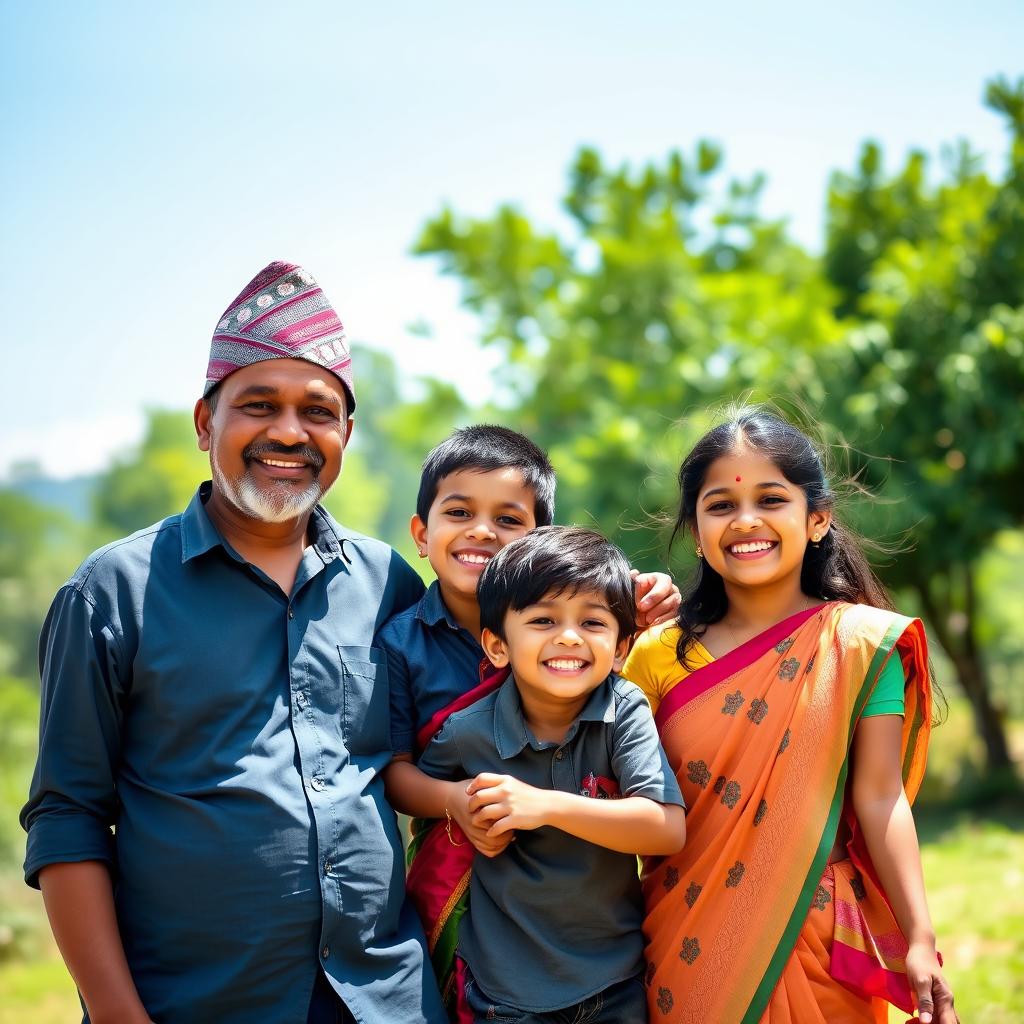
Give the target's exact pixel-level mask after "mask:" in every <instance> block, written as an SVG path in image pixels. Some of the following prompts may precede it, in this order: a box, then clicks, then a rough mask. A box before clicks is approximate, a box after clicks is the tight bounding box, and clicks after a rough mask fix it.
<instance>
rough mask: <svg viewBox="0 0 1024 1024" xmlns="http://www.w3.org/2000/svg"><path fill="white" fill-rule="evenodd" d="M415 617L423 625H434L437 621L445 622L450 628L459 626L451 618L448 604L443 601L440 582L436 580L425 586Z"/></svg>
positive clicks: (458, 627)
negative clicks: (425, 589) (425, 590)
mask: <svg viewBox="0 0 1024 1024" xmlns="http://www.w3.org/2000/svg"><path fill="white" fill-rule="evenodd" d="M416 618H417V619H419V620H420V622H422V623H423V624H424V625H425V626H436V625H437V624H438V623H439V622H442V621H443V622H446V623H448V625H449V626H451V628H452V629H460V628H461V627H460V626H459V624H458V623H457V622H456V621H455V619H453V618H452V613H451V612H450V611H449V610H448V605H446V604H445V603H444V598H443V597H442V596H441V584H440V583H438V581H437V580H434V582H433V583H431V584H430V586H429V587H427V592H426V593H425V594H424V595H423V596H422V597H421V598H420V600H419V604H417V606H416Z"/></svg>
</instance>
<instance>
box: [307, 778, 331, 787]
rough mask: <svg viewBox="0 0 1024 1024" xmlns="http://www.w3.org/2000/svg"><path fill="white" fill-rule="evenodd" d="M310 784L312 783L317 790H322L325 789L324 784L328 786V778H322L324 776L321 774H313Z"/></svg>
mask: <svg viewBox="0 0 1024 1024" xmlns="http://www.w3.org/2000/svg"><path fill="white" fill-rule="evenodd" d="M309 784H310V785H311V786H312V787H313V788H314V789H315V790H321V789H323V788H324V786H326V785H327V782H326V780H324V779H323V778H322V777H321V776H320V775H314V776H313V778H311V779H310V780H309Z"/></svg>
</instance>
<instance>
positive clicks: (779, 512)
mask: <svg viewBox="0 0 1024 1024" xmlns="http://www.w3.org/2000/svg"><path fill="white" fill-rule="evenodd" d="M830 520H831V516H830V515H829V513H828V512H811V513H808V510H807V498H806V496H805V495H804V492H803V490H802V489H801V488H800V487H799V486H797V485H796V484H794V483H790V481H788V480H787V479H786V478H785V476H784V475H783V474H782V471H781V470H780V469H779V468H778V466H776V465H775V463H773V462H771V461H769V460H768V459H767V458H765V457H764V456H763V455H761V454H760V453H759V452H757V451H754V450H752V449H750V448H746V447H744V448H741V449H739V450H738V451H736V452H733V453H730V454H729V455H724V456H722V457H721V458H719V459H716V460H715V461H714V462H713V463H711V465H710V466H709V467H708V472H707V476H706V477H705V479H704V484H703V486H702V487H701V489H700V493H699V494H698V496H697V528H696V534H697V538H696V539H697V543H698V544H699V545H700V546H701V548H702V549H703V551H704V557H705V558H706V559H707V562H708V564H709V565H710V566H711V568H712V569H714V570H715V571H716V572H717V573H718V574H719V575H720V576H721V577H722V579H723V580H725V582H726V584H727V585H728V584H731V585H733V586H740V587H759V586H765V585H776V584H779V583H781V582H783V581H785V580H795V585H796V586H797V587H799V584H800V570H801V568H802V566H803V560H804V551H805V549H806V548H807V544H808V543H809V542H810V541H811V540H812V538H813V537H814V536H815V534H817V535H819V537H823V536H824V535H825V532H826V531H827V529H828V526H829V522H830Z"/></svg>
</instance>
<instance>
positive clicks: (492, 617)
mask: <svg viewBox="0 0 1024 1024" xmlns="http://www.w3.org/2000/svg"><path fill="white" fill-rule="evenodd" d="M479 602H480V615H481V624H482V627H483V632H482V638H481V639H482V644H483V647H484V650H485V652H486V653H487V656H488V657H489V658H490V660H491V662H492V663H493V664H495V665H497V666H499V667H500V666H503V665H510V666H511V670H512V677H511V678H510V679H508V680H507V681H506V682H505V683H504V684H502V685H501V687H500V688H498V689H497V690H495V691H493V692H492V693H491V694H489V695H488V696H486V697H484V698H483V699H482V700H480V701H478V702H477V703H475V704H473V705H472V706H471V707H469V708H467V709H465V710H462V711H458V712H456V713H455V714H453V715H452V716H450V718H449V719H448V721H447V722H446V723H445V725H444V727H443V728H442V729H441V731H440V733H439V734H438V735H437V736H436V737H435V738H434V740H433V741H432V742H431V743H430V745H429V746H428V747H427V749H426V751H425V752H424V754H423V757H422V758H421V759H420V762H419V765H420V768H421V769H422V770H423V771H424V772H427V773H428V774H430V775H432V776H435V777H437V778H441V779H450V780H457V779H462V778H465V777H466V776H474V779H473V782H472V783H471V785H470V786H469V792H470V797H471V799H470V811H471V812H472V820H473V825H474V826H475V827H477V828H481V829H486V834H487V835H488V836H490V837H496V836H502V835H507V834H509V833H511V832H513V831H516V832H517V833H518V835H517V841H516V842H515V843H513V844H511V845H509V846H508V848H507V849H506V850H505V851H504V852H503V853H502V854H501V855H500V856H498V857H492V858H487V857H477V858H476V861H475V862H474V864H473V873H472V882H471V898H470V902H469V909H468V911H467V912H466V915H465V916H464V917H463V918H462V921H461V928H460V934H459V947H460V955H461V956H462V957H463V958H464V959H465V961H466V963H467V965H468V973H467V978H466V999H467V1002H468V1004H469V1006H470V1008H471V1010H472V1012H473V1014H474V1017H475V1019H476V1020H478V1021H484V1020H495V1019H499V1020H500V1019H504V1018H509V1019H514V1020H516V1021H517V1022H518V1021H522V1022H526V1021H529V1022H537V1024H540V1022H554V1021H556V1020H564V1019H569V1017H567V1015H570V1014H571V1015H572V1019H585V1020H588V1021H595V1022H608V1024H611V1022H615V1024H631V1022H636V1024H643V1022H645V1021H646V1019H647V1017H646V1014H647V1009H646V998H645V995H644V989H643V984H642V979H641V974H642V968H643V945H644V942H643V936H642V934H641V930H640V929H641V922H642V920H643V902H642V898H641V892H640V883H639V879H638V877H637V871H636V857H635V855H636V854H669V853H674V852H676V851H677V850H679V849H680V848H681V847H682V845H683V842H684V840H685V830H686V826H685V819H684V813H683V807H682V797H681V795H680V792H679V789H678V786H677V785H676V783H675V779H674V777H673V775H672V772H671V770H670V769H669V766H668V764H667V762H666V760H665V755H664V753H663V752H662V750H661V746H660V744H659V742H658V736H657V732H656V730H655V727H654V721H653V719H652V717H651V713H650V709H649V707H648V705H647V702H646V700H645V699H644V697H643V695H642V694H641V693H640V691H639V690H638V689H637V687H635V686H633V685H632V684H631V683H628V682H625V681H624V680H621V679H619V678H618V677H616V676H615V675H613V674H612V673H613V671H614V670H616V669H618V668H619V667H620V666H621V664H622V660H623V658H624V657H625V654H626V650H627V647H628V642H629V638H630V636H631V635H632V632H633V629H634V623H633V588H632V581H631V579H630V574H629V566H628V564H627V562H626V560H625V558H624V556H623V555H622V553H621V552H620V551H619V550H618V549H617V548H616V547H614V545H612V544H610V543H608V542H607V541H606V540H605V539H604V538H603V537H601V536H600V535H598V534H596V533H593V532H592V531H590V530H583V529H578V528H568V527H561V528H560V527H548V528H544V529H540V530H536V531H534V532H533V533H531V534H529V535H528V536H526V537H524V538H522V539H520V540H518V541H516V542H514V543H513V544H510V545H509V546H508V547H506V548H504V549H503V550H502V551H501V552H500V553H499V554H498V555H497V556H496V557H495V558H493V559H492V560H491V562H490V563H489V565H488V566H487V568H486V569H485V570H484V573H483V576H482V578H481V580H480V587H479ZM602 798H604V799H602Z"/></svg>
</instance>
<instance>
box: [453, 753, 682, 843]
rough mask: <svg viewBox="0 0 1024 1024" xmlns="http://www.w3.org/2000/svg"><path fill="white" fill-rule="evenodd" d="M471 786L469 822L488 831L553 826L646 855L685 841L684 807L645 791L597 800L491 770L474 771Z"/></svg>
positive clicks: (572, 833) (585, 837)
mask: <svg viewBox="0 0 1024 1024" xmlns="http://www.w3.org/2000/svg"><path fill="white" fill-rule="evenodd" d="M469 791H470V793H471V794H472V799H471V800H470V808H471V810H472V811H473V821H474V822H475V823H476V824H477V825H479V826H481V827H483V826H485V825H486V826H489V828H488V832H487V834H488V835H489V836H501V835H504V834H505V833H507V832H508V831H510V830H511V829H519V828H521V829H534V828H540V827H541V826H542V825H551V826H553V827H554V828H558V829H561V830H562V831H563V832H568V833H569V834H570V835H574V836H576V837H577V838H578V839H584V840H586V841H587V842H588V843H595V844H596V845H598V846H604V847H606V848H607V849H609V850H617V851H618V852H619V853H636V854H649V855H655V854H660V855H667V854H671V853H678V852H679V850H681V849H682V848H683V844H684V843H685V841H686V817H685V812H684V811H683V808H682V807H680V806H678V805H674V804H661V803H658V802H657V801H656V800H650V799H648V798H647V797H643V796H627V797H623V798H619V799H614V800H599V799H595V798H593V797H589V796H579V795H577V794H576V793H563V792H561V791H560V790H552V789H537V788H536V787H534V786H529V785H527V784H526V783H525V782H520V781H519V780H518V779H514V778H512V776H511V775H497V774H495V773H493V772H482V773H481V774H480V775H478V776H477V777H476V778H475V779H474V780H473V781H472V783H470V787H469Z"/></svg>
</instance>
